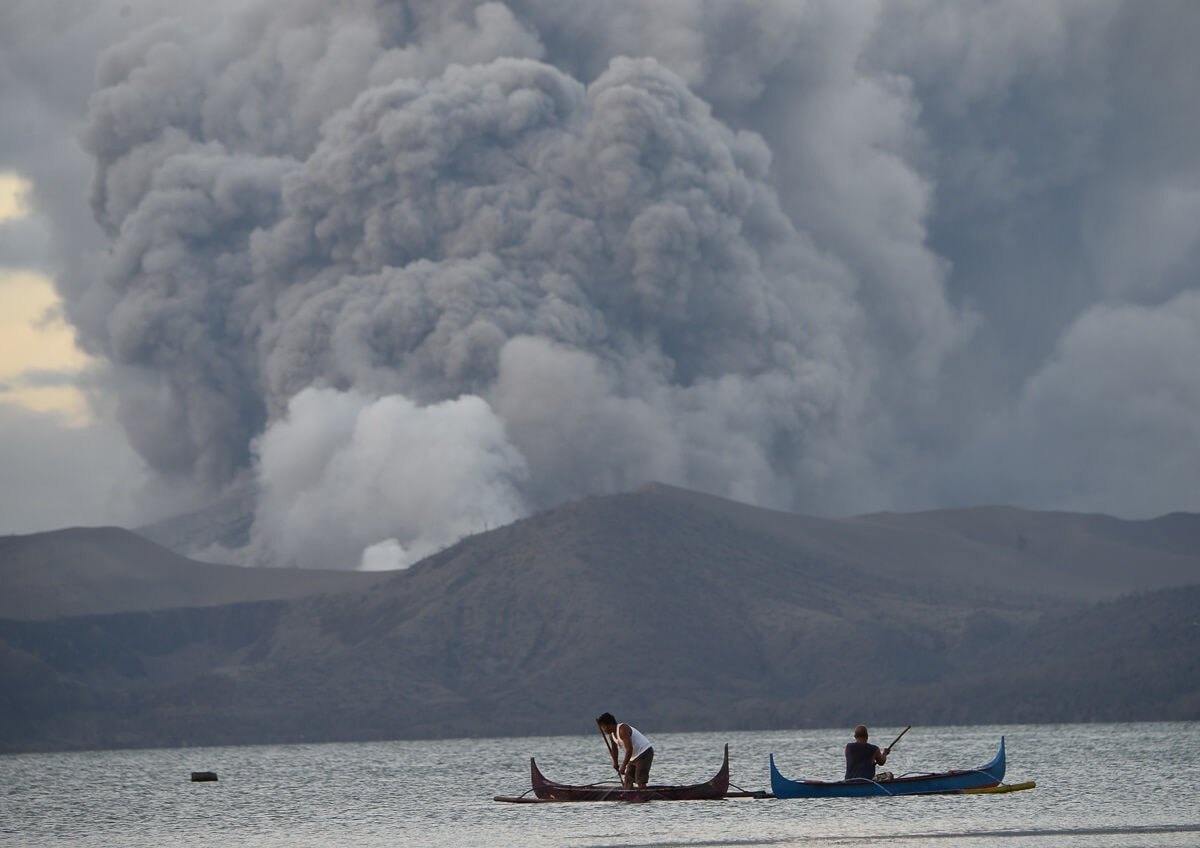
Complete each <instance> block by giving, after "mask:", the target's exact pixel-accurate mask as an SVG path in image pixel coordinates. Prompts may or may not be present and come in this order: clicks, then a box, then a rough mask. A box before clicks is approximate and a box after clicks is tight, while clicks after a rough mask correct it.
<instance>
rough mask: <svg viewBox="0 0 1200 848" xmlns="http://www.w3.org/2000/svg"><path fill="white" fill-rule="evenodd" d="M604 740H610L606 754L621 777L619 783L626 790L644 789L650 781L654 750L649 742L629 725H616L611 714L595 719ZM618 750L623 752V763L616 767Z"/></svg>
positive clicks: (621, 723) (622, 723)
mask: <svg viewBox="0 0 1200 848" xmlns="http://www.w3.org/2000/svg"><path fill="white" fill-rule="evenodd" d="M596 724H598V725H600V730H601V731H602V732H603V733H604V737H605V739H610V740H612V744H611V745H609V746H608V752H609V753H610V754H612V761H613V768H615V769H616V770H617V773H618V774H620V775H621V782H622V783H623V784H624V785H625V788H626V789H632V788H633V787H634V786H635V785H636V786H637V787H638V788H639V789H644V788H646V782H647V781H648V780H649V779H650V764H651V763H653V762H654V748H653V747H651V745H650V740H649V739H647V738H646V737H645V735H644V734H643V733H642V732H641V731H639V730H638V729H637V728H636V727H634V726H633V725H631V724H625V723H624V722H620V723H618V722H617V720H616V719H615V718H613V715H612V713H605V714H604V715H602V716H600V718H598V719H596ZM618 749H621V750H624V751H625V758H624V760H625V761H624V762H622V763H620V764H619V765H618V763H617V755H618Z"/></svg>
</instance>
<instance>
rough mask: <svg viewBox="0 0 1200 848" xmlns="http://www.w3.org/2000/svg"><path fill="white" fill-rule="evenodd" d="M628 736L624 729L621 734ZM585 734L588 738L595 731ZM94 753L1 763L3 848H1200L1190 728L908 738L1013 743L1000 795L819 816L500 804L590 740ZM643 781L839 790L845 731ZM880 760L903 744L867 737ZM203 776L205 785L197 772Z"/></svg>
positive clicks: (915, 732) (882, 735)
mask: <svg viewBox="0 0 1200 848" xmlns="http://www.w3.org/2000/svg"><path fill="white" fill-rule="evenodd" d="M631 718H635V717H631ZM588 721H590V719H588ZM588 721H583V722H581V724H582V730H581V733H580V734H579V735H578V736H570V737H563V736H558V737H537V738H523V739H455V740H439V741H425V742H378V743H363V744H348V745H286V746H263V747H240V748H191V749H173V750H151V751H100V752H88V753H75V754H33V755H10V756H6V757H0V765H2V766H3V769H4V780H3V786H2V787H0V844H11V845H21V846H67V845H70V846H106V848H107V846H129V847H130V848H136V847H137V846H155V848H170V846H180V848H183V846H189V848H194V846H223V845H230V846H247V848H254V847H255V846H261V847H262V848H267V846H272V848H274V846H280V848H282V846H403V845H420V846H443V845H445V846H501V847H502V848H503V846H513V848H515V846H523V847H524V846H535V847H536V846H572V848H587V846H668V845H693V846H706V848H718V847H719V846H753V845H778V846H788V845H848V846H856V845H872V846H877V845H898V846H910V847H911V848H919V846H938V848H947V846H951V845H954V846H959V845H962V846H968V848H988V846H1002V847H1003V848H1010V846H1012V847H1015V846H1047V848H1050V846H1054V848H1058V847H1059V846H1067V848H1071V846H1122V848H1125V846H1151V848H1157V847H1158V846H1172V848H1174V846H1196V845H1200V767H1198V766H1197V761H1198V760H1200V722H1185V723H1161V724H1158V723H1152V724H1103V725H1099V724H1097V725H1092V724H1089V725H1024V726H1021V725H1017V726H1004V727H1000V726H995V727H914V728H913V729H912V730H911V731H909V733H908V735H907V736H905V737H904V739H903V741H902V742H901V743H900V744H899V745H897V747H896V750H895V751H894V752H893V754H892V757H891V759H890V760H889V762H888V766H887V767H888V770H890V771H893V772H895V773H897V774H899V773H901V772H904V771H934V770H943V769H946V768H966V767H972V766H977V765H981V764H983V763H985V762H987V761H988V760H990V759H991V758H992V756H993V755H994V754H995V753H996V749H997V747H998V746H999V743H1000V736H1001V735H1002V734H1003V735H1004V736H1005V737H1006V740H1007V741H1006V746H1007V752H1008V773H1007V774H1006V776H1005V782H1006V783H1019V782H1022V781H1026V780H1035V781H1037V788H1036V789H1032V790H1028V791H1023V792H1012V793H1008V794H999V795H959V796H922V797H907V798H901V797H896V798H874V799H863V800H853V799H838V800H828V801H812V800H778V799H764V800H754V799H726V800H723V801H691V802H652V803H648V804H622V803H597V804H503V803H496V802H494V801H493V800H492V797H493V796H494V795H509V796H515V795H520V794H522V793H523V792H525V791H526V790H528V789H529V757H530V755H533V756H535V757H537V761H538V765H539V767H540V768H541V769H542V771H543V772H544V773H545V774H546V775H547V776H548V777H550V778H551V779H553V780H557V781H559V782H563V783H594V782H598V781H602V780H605V779H607V778H608V776H609V774H610V773H611V766H609V765H608V761H607V754H606V752H605V750H604V748H603V744H602V742H601V739H600V736H599V734H598V733H596V732H587V731H588V730H589V729H590V728H589V727H588ZM643 729H644V730H645V731H646V732H647V734H648V735H649V736H650V737H651V739H652V740H653V742H654V748H655V757H654V772H653V775H652V782H656V783H697V782H700V781H703V780H707V779H708V778H709V777H711V776H712V775H713V774H714V773H715V772H716V771H717V768H718V767H719V766H720V761H721V746H722V745H723V744H724V743H726V742H728V743H729V745H730V767H731V776H732V781H733V783H735V784H736V785H737V786H738V787H740V788H742V789H746V790H756V789H763V790H767V791H769V790H770V778H769V776H768V769H767V755H768V753H771V752H774V754H775V760H776V762H777V763H778V764H779V767H780V770H781V771H782V772H783V773H784V774H785V775H786V776H788V777H792V778H796V779H804V778H818V779H837V778H839V777H840V776H841V775H840V770H841V768H842V754H841V749H842V746H843V745H844V744H845V742H847V741H848V737H849V730H848V729H839V730H826V731H816V730H806V731H771V732H740V733H677V734H664V733H654V731H653V728H651V727H646V728H643ZM872 730H873V732H872V741H874V742H876V743H878V744H881V745H882V744H886V743H887V742H888V741H890V739H891V738H892V737H893V736H894V735H895V734H896V733H898V732H899V730H900V728H888V727H880V728H873V729H872ZM193 771H215V772H217V773H218V775H219V777H220V779H219V781H218V782H216V783H193V782H191V779H190V777H191V772H193Z"/></svg>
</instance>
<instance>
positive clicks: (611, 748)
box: [596, 722, 624, 783]
mask: <svg viewBox="0 0 1200 848" xmlns="http://www.w3.org/2000/svg"><path fill="white" fill-rule="evenodd" d="M596 728H597V729H598V730H599V731H600V738H601V739H603V740H604V747H605V748H607V749H608V755H609V756H610V757H612V761H613V771H615V772H616V773H617V777H621V769H620V767H619V766H618V765H617V743H616V742H611V743H610V742H609V739H608V734H607V733H605V732H604V728H603V727H600V722H596ZM621 782H622V783H624V778H622V781H621Z"/></svg>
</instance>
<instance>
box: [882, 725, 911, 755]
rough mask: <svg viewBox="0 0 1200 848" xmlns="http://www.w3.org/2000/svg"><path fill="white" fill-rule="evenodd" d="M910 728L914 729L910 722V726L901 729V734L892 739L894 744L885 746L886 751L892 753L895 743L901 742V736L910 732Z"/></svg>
mask: <svg viewBox="0 0 1200 848" xmlns="http://www.w3.org/2000/svg"><path fill="white" fill-rule="evenodd" d="M910 730H912V725H911V724H910V725H909V726H908V727H906V728H904V729H903V730H901V731H900V736H897V737H896V738H895V739H893V740H892V744H891V745H888V746H887V747H886V748H884V749H883V750H884V751H886V752H887V753H889V754H890V753H892V748H893V747H894V746H895V744H896V743H897V742H899V741H900V739H901V737H902V736H904V734H905V733H908V731H910Z"/></svg>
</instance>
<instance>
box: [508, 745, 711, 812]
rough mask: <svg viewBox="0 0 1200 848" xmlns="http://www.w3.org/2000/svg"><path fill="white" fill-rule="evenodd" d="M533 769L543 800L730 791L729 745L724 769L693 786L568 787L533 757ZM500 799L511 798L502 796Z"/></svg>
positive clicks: (701, 796) (671, 797) (682, 796)
mask: <svg viewBox="0 0 1200 848" xmlns="http://www.w3.org/2000/svg"><path fill="white" fill-rule="evenodd" d="M529 772H530V776H531V777H532V779H533V794H534V795H535V796H537V799H538V800H540V801H702V800H711V799H717V798H724V797H725V793H726V792H728V791H729V746H728V745H726V746H725V756H724V759H723V760H722V762H721V768H720V770H719V771H718V772H717V773H716V775H714V776H713V778H712V779H711V780H707V781H705V782H704V783H695V784H692V785H691V786H655V785H650V786H647V787H645V788H644V789H624V788H622V787H620V786H610V785H605V784H596V785H593V786H567V785H565V784H562V783H555V782H554V781H552V780H547V779H546V778H545V776H544V775H543V774H542V773H541V771H539V770H538V767H537V763H536V762H534V759H533V757H530V758H529ZM497 800H507V799H500V798H497Z"/></svg>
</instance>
